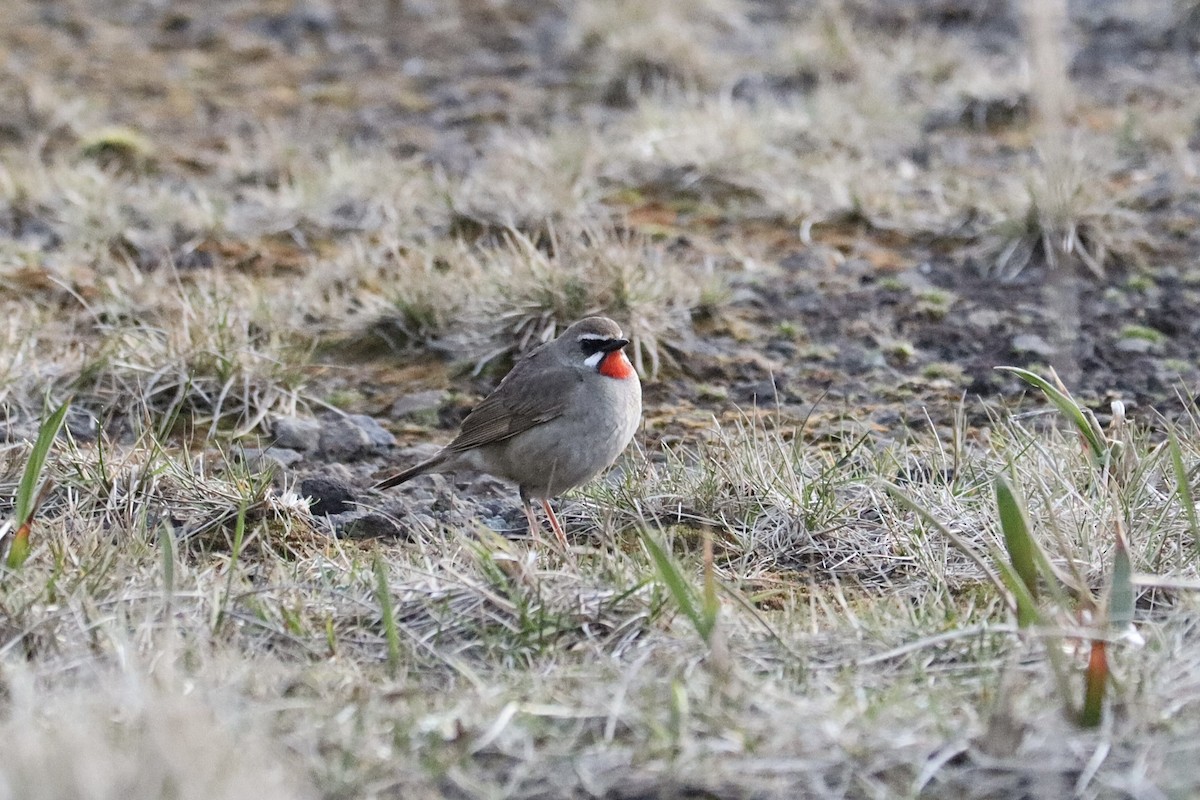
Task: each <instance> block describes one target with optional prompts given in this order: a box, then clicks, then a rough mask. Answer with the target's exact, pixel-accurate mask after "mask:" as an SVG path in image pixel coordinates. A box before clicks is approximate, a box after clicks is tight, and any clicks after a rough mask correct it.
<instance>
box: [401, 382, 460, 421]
mask: <svg viewBox="0 0 1200 800" xmlns="http://www.w3.org/2000/svg"><path fill="white" fill-rule="evenodd" d="M445 396H446V393H445V392H443V391H442V390H441V389H429V390H428V391H424V392H414V393H412V394H406V395H404V396H403V397H398V398H396V401H395V402H394V403H392V407H391V408H390V409H388V416H389V417H391V418H392V419H403V418H404V417H410V416H417V415H422V414H431V413H434V412H436V411H437V410H438V409H439V408H441V406H442V398H444V397H445Z"/></svg>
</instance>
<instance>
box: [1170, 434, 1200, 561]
mask: <svg viewBox="0 0 1200 800" xmlns="http://www.w3.org/2000/svg"><path fill="white" fill-rule="evenodd" d="M1167 451H1168V452H1169V453H1170V454H1171V469H1172V470H1173V471H1174V473H1175V496H1176V497H1178V498H1179V505H1181V506H1183V513H1184V516H1186V517H1187V521H1188V530H1189V531H1190V532H1191V534H1192V546H1193V547H1195V548H1196V552H1197V554H1200V520H1197V518H1196V503H1195V501H1194V500H1193V499H1192V490H1191V488H1190V487H1189V482H1188V471H1187V467H1186V466H1185V465H1184V463H1183V448H1182V447H1180V445H1179V437H1178V436H1177V435H1176V433H1175V427H1174V426H1171V427H1170V428H1168V429H1167Z"/></svg>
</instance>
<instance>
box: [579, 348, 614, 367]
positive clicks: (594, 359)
mask: <svg viewBox="0 0 1200 800" xmlns="http://www.w3.org/2000/svg"><path fill="white" fill-rule="evenodd" d="M606 355H608V353H605V352H603V351H601V352H599V353H592V354H591V355H590V356H588V357H587V358H585V359H584V360H583V363H584V364H587V365H588V366H589V367H591V368H592V369H596V368H598V367H599V366H600V362H601V361H602V360H603V359H604V357H605V356H606Z"/></svg>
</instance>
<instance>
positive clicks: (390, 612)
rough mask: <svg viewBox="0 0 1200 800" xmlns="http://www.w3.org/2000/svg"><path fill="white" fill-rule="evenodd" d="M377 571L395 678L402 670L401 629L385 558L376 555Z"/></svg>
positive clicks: (377, 593)
mask: <svg viewBox="0 0 1200 800" xmlns="http://www.w3.org/2000/svg"><path fill="white" fill-rule="evenodd" d="M371 566H372V568H373V569H374V571H375V599H376V600H377V601H378V602H379V617H380V624H382V625H383V635H384V638H385V639H386V640H387V664H388V675H390V676H391V677H393V678H395V677H396V674H397V672H399V670H400V630H399V628H398V627H397V626H396V610H395V608H394V607H393V606H392V590H391V588H390V587H389V586H388V578H387V568H386V567H385V566H384V564H383V559H381V558H380V557H379V556H375V561H374V563H373V564H372V565H371Z"/></svg>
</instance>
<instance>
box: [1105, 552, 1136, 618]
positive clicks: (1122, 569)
mask: <svg viewBox="0 0 1200 800" xmlns="http://www.w3.org/2000/svg"><path fill="white" fill-rule="evenodd" d="M1133 604H1134V597H1133V564H1132V563H1131V561H1130V558H1129V547H1128V545H1127V544H1126V542H1125V535H1124V534H1123V533H1120V532H1118V533H1117V547H1116V549H1115V550H1114V551H1113V571H1112V585H1111V586H1110V587H1109V590H1108V624H1109V626H1110V627H1111V628H1112V629H1113V630H1116V631H1121V632H1123V631H1125V630H1127V629H1128V628H1129V626H1131V625H1133Z"/></svg>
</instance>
